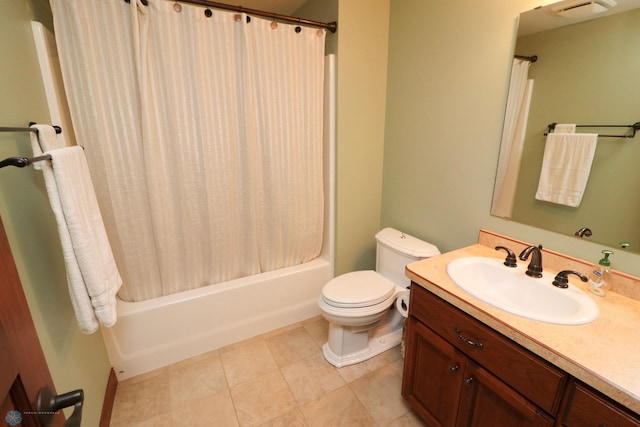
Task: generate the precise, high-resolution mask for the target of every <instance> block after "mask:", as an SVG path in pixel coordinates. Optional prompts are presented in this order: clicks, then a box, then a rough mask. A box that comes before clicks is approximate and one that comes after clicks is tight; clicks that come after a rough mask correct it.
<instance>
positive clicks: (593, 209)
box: [491, 0, 640, 252]
mask: <svg viewBox="0 0 640 427" xmlns="http://www.w3.org/2000/svg"><path fill="white" fill-rule="evenodd" d="M575 3H576V2H575V1H573V0H570V1H563V2H560V3H555V4H553V5H549V6H545V7H542V8H538V9H534V10H532V11H528V12H525V13H523V14H521V15H520V23H519V32H518V39H517V41H516V48H515V54H516V55H521V56H533V55H535V56H537V61H535V62H533V61H528V60H522V59H514V63H513V68H512V78H511V84H510V87H509V97H508V100H507V108H506V114H505V124H504V129H503V134H502V142H501V148H500V159H499V162H498V170H497V174H496V185H495V189H494V196H493V204H492V209H491V213H492V215H496V216H499V217H502V218H505V219H510V220H512V221H517V222H520V223H524V224H528V225H531V226H534V227H538V228H543V229H546V230H550V231H555V232H559V233H562V234H566V235H571V236H573V235H574V234H575V233H576V231H578V230H580V229H581V228H583V227H588V228H589V229H590V230H591V231H592V236H591V237H589V240H592V241H595V242H599V243H602V244H605V245H608V246H612V247H621V245H620V243H619V242H628V244H629V246H628V249H627V250H630V251H638V252H640V168H639V167H638V161H639V160H640V133H638V136H636V137H633V138H630V137H629V138H625V137H605V136H604V135H616V136H617V135H622V136H630V135H631V134H633V132H634V129H633V128H632V127H631V128H629V127H603V126H602V125H633V124H635V123H637V122H639V121H640V85H639V84H638V76H640V51H639V50H638V46H640V9H638V7H639V6H640V0H617V1H616V2H614V1H612V0H606V2H605V1H602V2H601V1H597V2H595V3H588V8H589V10H587V11H585V10H580V11H575V10H573V12H563V9H566V7H567V5H571V4H575ZM580 3H581V4H584V2H580ZM593 4H598V5H600V7H601V8H602V9H604V11H601V12H602V13H594V12H593V10H594V6H593ZM602 5H604V6H602ZM612 5H613V6H612ZM578 9H583V8H582V7H580V8H578ZM567 13H568V14H569V16H566V15H567ZM573 15H584V16H583V18H586V19H587V20H586V21H584V22H578V20H577V19H574V18H573ZM560 25H564V26H560ZM540 28H542V29H543V31H540ZM552 123H558V124H567V125H569V126H560V125H558V126H556V128H555V129H551V130H550V129H549V125H550V124H552ZM573 125H578V126H577V127H574V126H573ZM549 132H551V133H553V134H549V135H547V134H548V133H549ZM594 134H595V135H597V136H595V135H594ZM590 135H592V136H590ZM589 147H591V152H590V153H589V152H588V151H589V150H587V152H586V153H585V152H584V149H585V148H589ZM580 150H582V152H581V151H580ZM545 152H546V154H545ZM543 159H544V164H543ZM578 159H580V160H578ZM563 176H564V178H561V177H563ZM561 179H562V180H563V181H562V182H561V183H560V184H559V185H558V184H557V182H558V181H559V180H561ZM549 182H551V183H552V184H553V185H549ZM547 186H548V187H549V188H551V189H552V190H551V191H552V192H555V193H558V194H559V195H558V197H552V198H549V197H544V196H543V195H541V194H542V189H543V187H547ZM536 197H538V198H536ZM539 199H540V200H539ZM550 200H552V201H550ZM582 237H583V238H586V235H584V234H583V236H582Z"/></svg>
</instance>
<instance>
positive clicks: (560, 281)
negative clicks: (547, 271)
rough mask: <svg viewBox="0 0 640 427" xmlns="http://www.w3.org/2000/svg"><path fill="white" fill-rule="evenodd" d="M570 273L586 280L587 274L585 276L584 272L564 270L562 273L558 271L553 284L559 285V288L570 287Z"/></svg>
mask: <svg viewBox="0 0 640 427" xmlns="http://www.w3.org/2000/svg"><path fill="white" fill-rule="evenodd" d="M569 274H575V275H576V276H578V277H579V278H580V280H582V281H583V282H586V281H587V280H588V279H587V276H585V275H584V274H582V273H579V272H577V271H573V270H562V271H561V272H560V273H558V274H557V275H556V277H555V279H553V282H552V283H553V286H557V287H558V288H562V289H566V288H568V287H569V279H568V278H567V276H568V275H569Z"/></svg>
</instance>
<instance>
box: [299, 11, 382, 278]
mask: <svg viewBox="0 0 640 427" xmlns="http://www.w3.org/2000/svg"><path fill="white" fill-rule="evenodd" d="M389 7H390V0H342V1H337V0H332V1H324V0H309V1H308V2H307V3H306V4H305V6H304V7H303V8H301V9H300V10H298V13H299V15H300V16H304V17H305V18H309V19H316V20H320V21H333V20H337V22H338V31H337V32H336V33H335V34H333V35H329V36H328V39H327V51H328V52H332V53H337V70H336V76H337V92H338V93H337V100H336V101H337V102H336V104H337V107H336V109H337V118H336V128H337V131H336V132H337V135H336V140H337V142H336V145H337V146H336V157H337V160H336V171H337V172H336V175H337V177H336V180H337V184H336V187H337V188H336V199H337V200H336V250H335V272H336V274H341V273H346V272H348V271H353V270H359V269H369V268H373V267H374V266H375V238H374V236H375V234H376V232H378V230H379V229H380V222H381V218H380V212H381V204H382V192H381V189H382V163H383V153H384V127H385V104H386V82H387V51H388V39H389Z"/></svg>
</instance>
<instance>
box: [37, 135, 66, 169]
mask: <svg viewBox="0 0 640 427" xmlns="http://www.w3.org/2000/svg"><path fill="white" fill-rule="evenodd" d="M31 127H32V128H34V129H37V131H38V133H35V132H31V149H32V150H33V155H34V156H36V157H38V156H42V153H43V152H45V151H49V150H55V149H56V148H62V147H64V145H62V144H61V143H60V142H59V140H58V138H57V136H56V130H55V129H54V128H53V126H51V125H32V126H31ZM44 166H45V162H36V163H34V164H33V168H34V169H37V170H41V169H43V168H44Z"/></svg>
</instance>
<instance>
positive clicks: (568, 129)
mask: <svg viewBox="0 0 640 427" xmlns="http://www.w3.org/2000/svg"><path fill="white" fill-rule="evenodd" d="M575 132H576V125H575V123H556V126H555V127H554V128H553V133H575Z"/></svg>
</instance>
